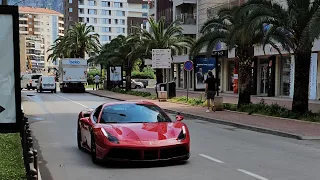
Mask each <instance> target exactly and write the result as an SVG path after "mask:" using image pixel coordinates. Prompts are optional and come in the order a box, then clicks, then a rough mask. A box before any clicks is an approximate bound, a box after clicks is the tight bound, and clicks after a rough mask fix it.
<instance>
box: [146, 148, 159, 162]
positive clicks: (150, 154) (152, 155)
mask: <svg viewBox="0 0 320 180" xmlns="http://www.w3.org/2000/svg"><path fill="white" fill-rule="evenodd" d="M144 159H145V160H153V159H158V150H147V151H144Z"/></svg>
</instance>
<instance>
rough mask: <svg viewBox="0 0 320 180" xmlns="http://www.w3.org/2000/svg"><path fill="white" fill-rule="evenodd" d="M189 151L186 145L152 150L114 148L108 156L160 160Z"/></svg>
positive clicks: (125, 158) (186, 153)
mask: <svg viewBox="0 0 320 180" xmlns="http://www.w3.org/2000/svg"><path fill="white" fill-rule="evenodd" d="M188 153H189V151H188V150H187V147H186V146H176V147H170V148H163V149H152V150H135V149H122V148H113V149H111V150H110V152H109V153H108V155H107V157H108V158H112V159H123V160H158V159H170V158H175V157H179V156H185V155H188ZM159 154H160V156H159ZM142 155H143V156H142Z"/></svg>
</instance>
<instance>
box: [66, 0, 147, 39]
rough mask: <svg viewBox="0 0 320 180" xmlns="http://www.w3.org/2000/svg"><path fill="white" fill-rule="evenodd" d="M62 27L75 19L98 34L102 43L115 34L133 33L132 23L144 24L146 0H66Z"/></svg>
mask: <svg viewBox="0 0 320 180" xmlns="http://www.w3.org/2000/svg"><path fill="white" fill-rule="evenodd" d="M64 5H65V12H64V13H65V29H68V28H70V27H71V26H72V25H73V24H74V23H76V22H81V23H87V24H88V25H92V26H93V27H94V31H95V32H96V33H98V34H99V35H100V42H101V44H105V43H107V42H110V41H111V40H112V39H113V38H115V37H117V36H118V35H127V34H130V33H134V32H133V31H132V28H131V27H132V26H141V24H142V25H144V27H145V24H146V20H147V17H148V11H149V10H148V1H147V0H66V1H65V2H64Z"/></svg>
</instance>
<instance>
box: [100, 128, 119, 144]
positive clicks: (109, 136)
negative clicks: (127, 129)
mask: <svg viewBox="0 0 320 180" xmlns="http://www.w3.org/2000/svg"><path fill="white" fill-rule="evenodd" d="M101 132H102V133H103V135H104V136H105V137H106V138H107V139H108V140H109V141H110V142H112V143H115V144H119V140H118V138H117V137H115V136H113V135H112V134H110V133H108V132H107V131H106V130H104V129H103V128H101Z"/></svg>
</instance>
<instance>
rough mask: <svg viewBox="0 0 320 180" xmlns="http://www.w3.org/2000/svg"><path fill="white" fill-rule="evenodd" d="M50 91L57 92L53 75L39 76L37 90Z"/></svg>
mask: <svg viewBox="0 0 320 180" xmlns="http://www.w3.org/2000/svg"><path fill="white" fill-rule="evenodd" d="M43 91H51V92H53V93H56V92H57V87H56V80H55V77H54V76H41V77H39V83H38V86H37V92H43Z"/></svg>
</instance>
